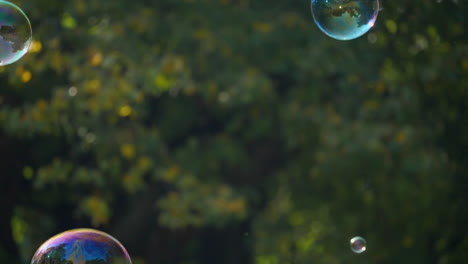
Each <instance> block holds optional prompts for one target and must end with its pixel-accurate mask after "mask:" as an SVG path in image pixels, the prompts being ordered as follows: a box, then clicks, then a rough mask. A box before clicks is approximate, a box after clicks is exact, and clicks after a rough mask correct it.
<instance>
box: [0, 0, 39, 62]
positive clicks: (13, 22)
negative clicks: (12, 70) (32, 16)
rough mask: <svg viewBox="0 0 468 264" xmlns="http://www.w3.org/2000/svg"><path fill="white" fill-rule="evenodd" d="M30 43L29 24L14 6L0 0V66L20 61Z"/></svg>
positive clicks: (21, 12)
mask: <svg viewBox="0 0 468 264" xmlns="http://www.w3.org/2000/svg"><path fill="white" fill-rule="evenodd" d="M31 42H32V30H31V23H29V19H28V17H27V16H26V14H25V13H24V12H23V11H22V10H21V9H20V8H19V7H18V6H16V5H14V4H12V3H10V2H7V1H3V0H0V66H5V65H8V64H11V63H14V62H16V61H17V60H19V59H21V57H23V56H24V55H25V54H26V52H27V51H28V49H29V46H30V45H31Z"/></svg>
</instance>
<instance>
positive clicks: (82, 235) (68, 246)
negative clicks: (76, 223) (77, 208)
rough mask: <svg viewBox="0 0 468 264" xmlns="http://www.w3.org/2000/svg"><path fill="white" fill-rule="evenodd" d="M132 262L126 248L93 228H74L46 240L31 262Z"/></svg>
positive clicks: (82, 263) (63, 263)
mask: <svg viewBox="0 0 468 264" xmlns="http://www.w3.org/2000/svg"><path fill="white" fill-rule="evenodd" d="M49 263H53V264H98V263H99V264H132V261H131V260H130V256H129V255H128V253H127V250H125V248H124V247H123V246H122V244H120V242H119V241H117V240H116V239H115V238H113V237H112V236H110V235H108V234H106V233H103V232H100V231H97V230H93V229H74V230H70V231H66V232H64V233H61V234H58V235H56V236H54V237H52V238H50V239H49V240H47V241H46V242H45V243H44V244H42V246H41V247H39V249H38V250H37V251H36V253H35V254H34V256H33V258H32V260H31V264H49Z"/></svg>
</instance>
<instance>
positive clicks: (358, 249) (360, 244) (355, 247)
mask: <svg viewBox="0 0 468 264" xmlns="http://www.w3.org/2000/svg"><path fill="white" fill-rule="evenodd" d="M349 245H350V246H351V250H352V251H353V252H354V253H358V254H360V253H362V252H364V251H366V248H367V242H366V240H365V239H364V238H363V237H360V236H357V237H353V238H351V240H350V242H349Z"/></svg>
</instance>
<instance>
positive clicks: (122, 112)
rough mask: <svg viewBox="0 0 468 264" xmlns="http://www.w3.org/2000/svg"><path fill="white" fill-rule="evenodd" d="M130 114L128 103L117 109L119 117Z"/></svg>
mask: <svg viewBox="0 0 468 264" xmlns="http://www.w3.org/2000/svg"><path fill="white" fill-rule="evenodd" d="M131 114H132V108H131V107H130V106H129V105H124V106H122V107H120V109H119V115H120V116H121V117H127V116H129V115H131Z"/></svg>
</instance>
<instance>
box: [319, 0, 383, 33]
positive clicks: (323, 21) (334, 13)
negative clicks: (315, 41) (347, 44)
mask: <svg viewBox="0 0 468 264" xmlns="http://www.w3.org/2000/svg"><path fill="white" fill-rule="evenodd" d="M311 9H312V15H313V17H314V21H315V23H316V24H317V26H318V27H319V28H320V30H322V31H323V32H324V33H325V34H327V35H328V36H330V37H332V38H334V39H338V40H350V39H355V38H358V37H360V36H362V35H364V34H365V33H366V32H367V31H369V30H370V29H371V28H372V27H373V26H374V23H375V20H376V19H377V14H378V13H379V1H378V0H312V4H311Z"/></svg>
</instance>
